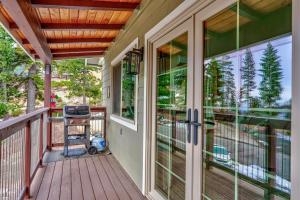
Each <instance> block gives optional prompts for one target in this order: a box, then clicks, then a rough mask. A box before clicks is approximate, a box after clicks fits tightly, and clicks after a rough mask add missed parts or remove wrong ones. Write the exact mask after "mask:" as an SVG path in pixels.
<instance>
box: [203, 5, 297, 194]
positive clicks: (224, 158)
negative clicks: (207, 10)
mask: <svg viewBox="0 0 300 200" xmlns="http://www.w3.org/2000/svg"><path fill="white" fill-rule="evenodd" d="M204 29H205V41H204V43H205V52H204V54H205V62H204V70H205V74H204V95H205V97H204V121H205V127H204V134H203V141H204V145H203V176H204V181H203V197H204V198H207V199H274V198H276V199H280V198H284V199H288V198H289V194H290V189H291V183H290V142H291V141H290V138H291V137H290V136H291V131H290V130H291V127H290V125H291V121H290V119H291V66H292V64H291V60H292V36H291V34H290V33H291V1H283V0H282V1H281V0H263V1H257V0H241V1H239V2H238V4H235V5H233V6H231V7H229V8H227V9H225V10H223V11H221V12H220V13H218V14H217V15H215V16H213V17H211V18H209V19H208V20H207V21H206V22H205V23H204ZM218 185H219V186H220V187H217V186H218Z"/></svg>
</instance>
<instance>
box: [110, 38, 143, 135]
mask: <svg viewBox="0 0 300 200" xmlns="http://www.w3.org/2000/svg"><path fill="white" fill-rule="evenodd" d="M138 45H139V40H138V38H136V39H135V40H133V41H132V42H131V43H130V44H129V45H128V46H127V47H126V48H125V49H124V50H123V51H122V52H121V53H120V54H119V55H118V56H116V57H115V58H114V59H113V60H112V62H111V66H112V68H114V67H118V66H120V67H121V84H120V91H121V94H120V99H119V101H120V115H117V114H114V113H112V114H111V115H110V119H111V120H112V121H114V122H117V123H119V124H121V125H123V126H125V127H127V128H130V129H132V130H133V131H137V114H138V112H137V106H138V85H139V77H138V75H136V77H135V78H136V80H135V98H134V120H130V119H128V118H125V117H122V104H123V103H122V94H123V90H122V86H123V81H122V78H123V64H122V62H123V61H122V60H123V59H124V57H125V55H126V53H127V52H128V51H130V50H132V49H133V48H137V47H138ZM112 85H114V80H113V79H112ZM113 102H114V96H113V98H112V105H113Z"/></svg>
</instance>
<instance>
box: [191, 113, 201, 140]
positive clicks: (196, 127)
mask: <svg viewBox="0 0 300 200" xmlns="http://www.w3.org/2000/svg"><path fill="white" fill-rule="evenodd" d="M198 115H199V112H198V109H195V110H194V121H193V122H191V125H193V126H194V145H198V127H199V126H201V123H199V122H198V120H199V119H198Z"/></svg>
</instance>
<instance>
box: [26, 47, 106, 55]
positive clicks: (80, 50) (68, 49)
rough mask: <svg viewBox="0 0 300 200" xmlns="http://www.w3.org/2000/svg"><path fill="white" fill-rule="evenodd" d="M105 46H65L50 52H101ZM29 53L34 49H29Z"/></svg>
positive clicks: (32, 52) (33, 52)
mask: <svg viewBox="0 0 300 200" xmlns="http://www.w3.org/2000/svg"><path fill="white" fill-rule="evenodd" d="M106 49H107V47H96V48H65V49H51V53H53V54H59V53H80V52H81V53H86V52H100V53H103V52H104V51H105V50H106ZM30 53H31V54H36V53H35V51H34V50H31V51H30Z"/></svg>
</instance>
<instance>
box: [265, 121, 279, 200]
mask: <svg viewBox="0 0 300 200" xmlns="http://www.w3.org/2000/svg"><path fill="white" fill-rule="evenodd" d="M266 134H267V135H266V137H267V142H268V146H267V149H266V155H267V156H266V164H267V165H266V166H267V167H266V169H267V173H269V174H270V175H271V176H272V177H275V176H276V139H277V138H276V132H275V129H274V128H273V127H272V126H271V125H268V126H267V128H266ZM267 183H268V189H266V190H265V195H264V198H265V199H267V200H273V199H275V196H274V194H272V188H275V186H276V180H275V179H272V178H270V177H267Z"/></svg>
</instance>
